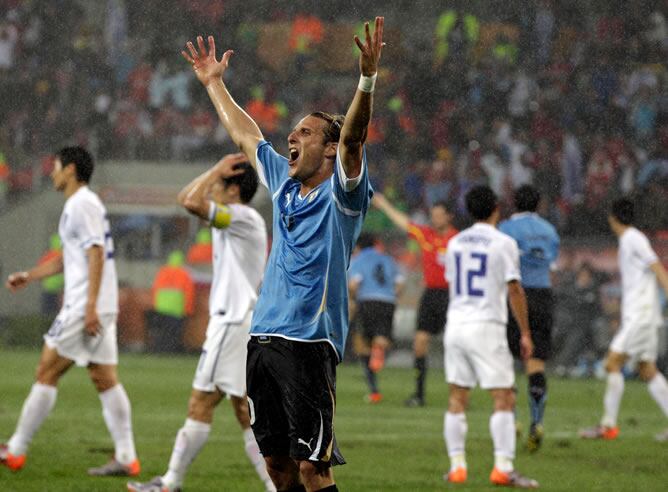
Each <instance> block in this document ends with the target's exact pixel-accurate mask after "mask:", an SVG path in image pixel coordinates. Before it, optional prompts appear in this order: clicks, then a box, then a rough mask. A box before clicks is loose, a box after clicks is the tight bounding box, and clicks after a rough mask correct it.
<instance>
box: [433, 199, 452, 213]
mask: <svg viewBox="0 0 668 492" xmlns="http://www.w3.org/2000/svg"><path fill="white" fill-rule="evenodd" d="M436 207H439V208H442V209H443V210H445V212H446V213H448V214H449V213H451V212H450V205H448V203H447V202H446V201H444V200H439V201H437V202H434V204H433V205H432V206H431V208H436Z"/></svg>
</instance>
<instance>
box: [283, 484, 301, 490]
mask: <svg viewBox="0 0 668 492" xmlns="http://www.w3.org/2000/svg"><path fill="white" fill-rule="evenodd" d="M282 492H306V487H304V485H303V484H301V483H300V484H299V485H295V486H294V487H291V488H289V489H284V490H283V491H282Z"/></svg>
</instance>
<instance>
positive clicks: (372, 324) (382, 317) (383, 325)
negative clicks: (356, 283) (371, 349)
mask: <svg viewBox="0 0 668 492" xmlns="http://www.w3.org/2000/svg"><path fill="white" fill-rule="evenodd" d="M359 310H360V311H359V321H360V323H361V325H362V326H361V328H362V330H361V333H362V334H363V335H364V336H365V337H366V338H369V339H372V338H373V337H385V338H389V339H390V340H391V339H392V322H393V320H394V304H392V303H391V302H383V301H361V302H360V303H359Z"/></svg>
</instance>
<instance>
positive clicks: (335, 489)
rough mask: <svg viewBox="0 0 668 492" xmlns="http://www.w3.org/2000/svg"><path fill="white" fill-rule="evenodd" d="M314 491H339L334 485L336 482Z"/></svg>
mask: <svg viewBox="0 0 668 492" xmlns="http://www.w3.org/2000/svg"><path fill="white" fill-rule="evenodd" d="M316 492H339V489H338V488H337V487H336V484H335V483H333V484H332V485H330V486H329V487H325V488H324V489H320V490H317V491H316Z"/></svg>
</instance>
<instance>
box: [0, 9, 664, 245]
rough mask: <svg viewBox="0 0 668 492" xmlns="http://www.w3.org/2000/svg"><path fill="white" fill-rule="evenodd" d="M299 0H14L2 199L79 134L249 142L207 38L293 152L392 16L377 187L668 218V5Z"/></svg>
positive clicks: (156, 156)
mask: <svg viewBox="0 0 668 492" xmlns="http://www.w3.org/2000/svg"><path fill="white" fill-rule="evenodd" d="M301 3H302V2H290V3H286V2H270V1H267V0H260V1H258V2H253V3H252V8H249V5H248V3H247V2H241V1H239V0H213V1H204V0H163V1H160V2H156V1H145V2H131V1H129V0H106V1H104V2H81V1H77V0H28V1H20V0H0V16H2V17H0V92H1V93H2V95H3V97H2V98H0V205H2V202H3V201H4V200H5V197H6V196H7V194H9V193H11V194H16V193H19V192H20V191H21V190H29V189H31V188H33V187H34V186H35V183H36V182H39V177H40V176H36V175H35V174H38V175H45V174H48V172H49V169H50V168H49V165H50V164H49V160H48V158H45V156H47V155H48V153H49V152H50V151H52V150H53V149H54V148H56V147H59V146H61V145H63V144H65V143H79V144H84V145H87V146H88V147H89V148H91V149H92V151H93V152H94V153H95V155H97V156H98V158H99V159H100V160H107V159H125V160H128V159H130V160H175V161H179V162H184V161H190V160H205V159H210V160H213V159H216V158H218V157H219V156H220V155H221V153H223V152H227V151H231V150H233V149H232V145H231V143H230V142H229V140H228V139H227V136H226V134H225V132H224V131H222V130H221V128H220V126H219V125H218V122H217V118H216V115H215V113H214V112H213V111H212V108H211V105H210V104H209V102H208V99H207V96H206V93H205V91H203V90H202V89H201V88H200V87H199V86H198V84H197V82H196V80H195V79H194V77H193V75H192V73H191V70H190V67H189V65H188V64H187V63H185V62H184V61H183V60H182V59H181V57H180V55H179V51H180V50H181V49H182V48H183V46H184V45H185V42H186V41H187V40H188V39H193V38H194V36H195V35H197V34H200V33H201V34H208V33H212V34H214V35H215V37H216V40H217V42H218V49H219V53H221V52H222V50H224V49H228V48H233V49H234V50H235V55H234V57H233V58H232V61H231V68H230V70H229V72H230V74H229V77H228V79H227V82H228V85H229V87H230V90H231V92H232V94H233V95H234V96H235V97H236V98H237V100H238V102H239V103H240V104H241V105H242V106H243V107H244V108H245V109H246V110H247V111H248V112H249V113H250V114H251V115H252V116H253V117H254V118H255V119H256V120H257V121H258V122H259V124H260V127H261V128H262V130H263V132H264V134H265V136H266V137H267V138H268V139H273V140H274V142H275V145H276V146H277V147H279V148H282V147H283V146H284V145H285V143H284V140H285V137H286V136H287V134H288V132H289V129H290V128H291V127H292V125H294V123H295V118H298V117H301V116H302V115H303V114H304V113H307V112H310V111H311V110H314V109H320V110H330V111H336V112H344V111H345V108H346V105H347V104H348V103H349V100H350V97H351V94H352V91H353V88H354V85H355V83H356V74H357V70H358V69H357V66H356V61H355V53H354V45H353V43H352V35H353V34H354V33H361V29H362V26H361V24H360V23H359V22H360V20H361V19H365V18H368V19H371V18H372V16H373V15H376V14H380V13H382V14H383V15H385V16H386V19H387V21H386V25H387V26H388V29H387V31H388V33H387V36H386V37H387V39H388V49H387V50H386V52H385V54H384V56H385V60H384V61H383V65H384V68H383V73H382V74H381V78H380V83H379V84H378V92H377V101H376V106H375V114H374V120H373V126H372V128H371V131H370V134H369V139H368V143H369V145H368V152H369V158H370V161H371V162H372V164H373V165H372V174H373V179H374V185H375V186H376V188H379V189H384V190H385V192H386V194H388V195H389V196H392V197H394V199H395V200H396V201H397V202H402V203H404V204H405V206H406V208H407V209H408V210H410V211H418V210H421V209H424V208H425V207H428V206H429V205H430V204H432V203H434V202H435V201H439V200H446V201H449V202H450V203H452V204H454V206H455V207H456V208H457V209H458V210H460V211H461V212H463V196H464V195H465V193H466V192H467V191H468V190H469V189H470V188H471V187H472V186H473V185H475V184H478V183H482V182H485V183H489V184H490V185H491V186H492V187H493V188H494V190H495V191H497V193H498V194H499V195H500V196H501V197H502V198H503V199H504V202H507V201H508V200H509V198H510V196H511V191H512V189H514V188H516V187H518V186H519V185H521V184H524V183H533V184H535V185H536V186H537V187H538V188H539V189H540V190H541V192H542V193H543V195H544V197H545V198H546V200H544V209H543V210H542V213H543V214H544V215H545V216H547V218H548V219H550V220H551V221H552V222H554V223H555V224H556V225H557V226H558V227H559V229H560V231H561V232H562V233H565V234H571V235H578V234H596V233H599V232H603V231H605V230H606V227H607V225H606V223H605V213H604V210H605V209H606V207H607V204H608V203H609V199H610V198H611V197H614V196H618V195H620V194H629V195H632V196H634V197H635V198H636V201H637V206H638V207H639V209H640V210H641V213H639V216H640V217H642V223H641V224H640V225H641V226H642V227H643V228H648V229H652V230H660V229H667V228H668V207H666V206H665V204H666V203H668V72H667V70H666V60H667V59H668V26H667V21H666V11H665V4H664V3H663V2H661V1H650V0H630V1H626V2H602V1H596V2H579V1H577V0H564V1H559V2H556V1H550V0H539V1H523V0H514V1H512V0H511V1H508V2H502V3H500V2H463V1H452V2H439V1H435V0H433V1H425V2H420V3H419V5H415V4H414V3H413V2H408V1H397V2H391V3H387V2H380V1H369V2H365V7H363V10H361V8H360V7H359V5H357V3H359V2H352V1H343V2H337V5H330V4H329V2H317V3H312V4H309V5H310V6H309V8H308V9H307V8H306V7H305V6H304V5H301ZM501 6H502V7H503V8H501ZM348 7H349V8H348ZM408 19H410V21H409V20H408ZM286 40H287V42H286ZM36 163H37V164H36ZM3 190H4V191H3Z"/></svg>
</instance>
